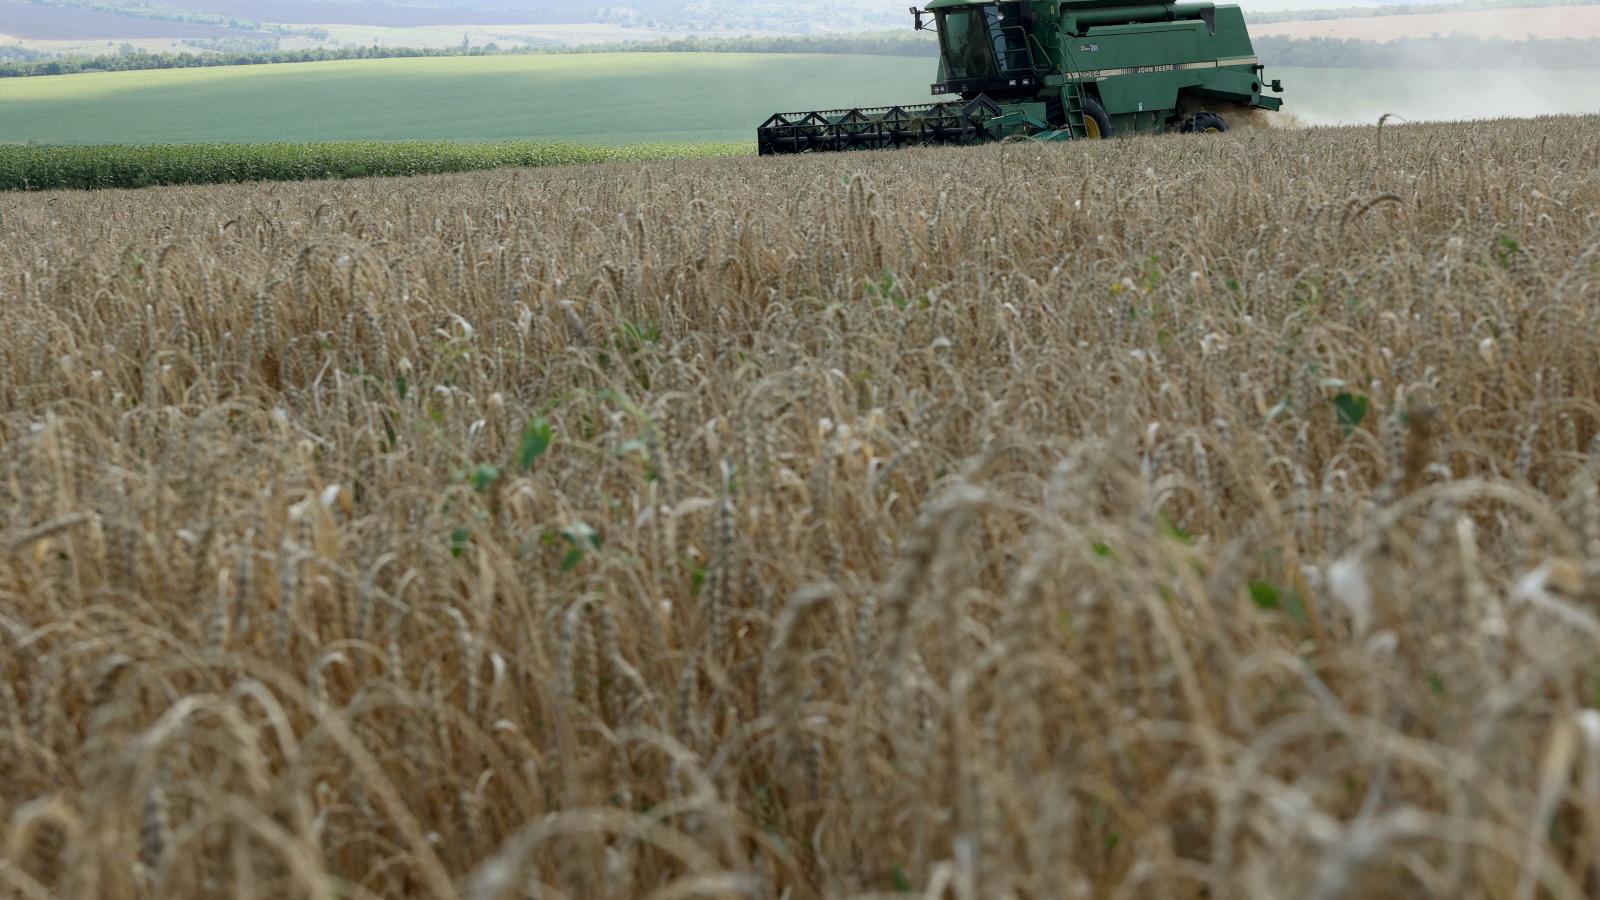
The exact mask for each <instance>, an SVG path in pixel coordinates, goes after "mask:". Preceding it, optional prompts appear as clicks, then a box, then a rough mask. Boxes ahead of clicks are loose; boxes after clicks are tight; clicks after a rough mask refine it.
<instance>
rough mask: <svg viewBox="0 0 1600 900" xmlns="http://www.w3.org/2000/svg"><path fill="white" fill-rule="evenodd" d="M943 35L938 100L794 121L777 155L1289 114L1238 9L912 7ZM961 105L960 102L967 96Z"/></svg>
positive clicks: (958, 3)
mask: <svg viewBox="0 0 1600 900" xmlns="http://www.w3.org/2000/svg"><path fill="white" fill-rule="evenodd" d="M911 14H912V16H913V19H914V22H915V26H916V28H917V29H918V30H919V31H925V30H933V31H936V32H937V33H938V41H939V70H938V76H937V77H938V81H936V82H935V83H934V84H933V94H934V96H935V97H939V98H952V99H943V100H940V101H938V102H934V103H927V104H916V105H906V106H891V107H880V108H873V109H841V110H829V111H822V112H807V113H780V114H778V115H775V116H772V117H771V118H769V119H768V120H767V121H766V123H765V124H763V125H762V126H761V127H760V129H758V131H757V142H758V144H759V147H760V152H761V154H762V155H763V156H768V155H773V154H784V153H813V152H827V151H837V150H877V149H892V148H898V147H907V146H918V145H928V144H979V143H986V142H990V141H1000V140H1005V139H1007V138H1011V137H1016V136H1023V137H1027V138H1031V139H1034V140H1041V141H1064V140H1073V139H1080V138H1090V139H1098V138H1109V137H1111V136H1112V135H1115V134H1131V133H1137V132H1157V131H1184V132H1218V131H1226V130H1227V128H1228V123H1227V117H1228V116H1230V115H1238V114H1241V113H1243V114H1248V113H1250V112H1251V111H1252V110H1266V111H1276V110H1278V109H1279V108H1280V107H1281V106H1282V105H1283V101H1282V100H1281V99H1279V98H1277V97H1270V96H1267V95H1266V93H1265V92H1268V91H1270V92H1271V93H1282V90H1283V85H1282V84H1281V83H1280V82H1277V81H1271V82H1268V81H1265V80H1264V77H1263V73H1264V69H1263V67H1262V65H1261V64H1260V61H1259V60H1257V58H1256V56H1255V50H1254V48H1253V47H1252V45H1251V43H1250V35H1249V32H1248V31H1247V30H1246V28H1245V22H1244V15H1243V13H1242V12H1241V11H1240V9H1239V7H1237V6H1216V5H1213V4H1212V3H1209V2H1164V3H1163V2H1157V3H1143V2H1137V0H1133V2H1130V0H1011V2H998V3H997V2H972V0H931V2H929V3H928V4H927V6H926V8H915V7H914V8H912V10H911ZM954 98H959V99H954Z"/></svg>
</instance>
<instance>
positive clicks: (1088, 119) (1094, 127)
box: [1083, 97, 1111, 140]
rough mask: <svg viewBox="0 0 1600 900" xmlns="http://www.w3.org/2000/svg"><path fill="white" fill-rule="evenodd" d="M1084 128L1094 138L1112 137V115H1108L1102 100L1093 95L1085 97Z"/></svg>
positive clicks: (1106, 138)
mask: <svg viewBox="0 0 1600 900" xmlns="http://www.w3.org/2000/svg"><path fill="white" fill-rule="evenodd" d="M1083 130H1084V132H1085V133H1086V134H1087V136H1088V137H1089V138H1090V139H1091V140H1093V139H1095V138H1099V139H1101V140H1109V139H1110V137H1111V117H1110V116H1108V115H1106V108H1105V107H1104V106H1101V105H1100V101H1098V100H1096V99H1094V98H1093V97H1085V98H1083Z"/></svg>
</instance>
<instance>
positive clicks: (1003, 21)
mask: <svg viewBox="0 0 1600 900" xmlns="http://www.w3.org/2000/svg"><path fill="white" fill-rule="evenodd" d="M939 40H940V42H941V43H942V44H943V45H944V46H943V48H942V49H943V50H944V58H945V63H946V65H947V66H948V67H949V70H950V78H951V79H952V80H964V79H968V78H995V77H998V76H1000V75H1001V74H1003V73H1010V72H1019V71H1026V70H1028V69H1030V68H1031V67H1032V66H1031V64H1030V62H1029V60H1028V43H1027V41H1028V38H1027V32H1026V31H1025V30H1024V29H1023V24H1022V6H1021V4H1018V3H1001V4H990V5H987V6H969V7H965V8H962V9H954V10H951V11H949V12H943V13H940V14H939Z"/></svg>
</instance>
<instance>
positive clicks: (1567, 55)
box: [0, 32, 1600, 78]
mask: <svg viewBox="0 0 1600 900" xmlns="http://www.w3.org/2000/svg"><path fill="white" fill-rule="evenodd" d="M221 46H223V45H220V44H219V47H221ZM1255 46H1256V54H1257V55H1258V56H1259V57H1260V58H1261V61H1262V62H1264V63H1266V64H1267V65H1272V66H1297V67H1304V68H1328V69H1410V68H1433V69H1446V68H1450V69H1459V68H1499V69H1507V68H1513V69H1515V68H1527V69H1567V68H1570V69H1593V68H1600V40H1597V39H1593V38H1585V39H1580V38H1559V39H1548V40H1524V41H1513V40H1506V39H1503V38H1478V37H1468V36H1465V35H1447V36H1444V37H1426V38H1401V39H1399V40H1395V41H1389V42H1387V43H1378V42H1376V41H1361V40H1351V39H1340V38H1287V37H1275V36H1263V37H1258V38H1256V39H1255ZM616 52H629V53H835V54H853V55H861V56H916V57H934V56H937V55H938V53H939V48H938V44H937V43H935V42H934V41H933V40H931V39H930V38H929V37H928V36H926V35H922V34H914V33H899V32H882V33H867V34H853V35H852V34H842V35H796V36H775V37H737V38H707V37H689V38H681V39H676V40H665V41H650V42H642V43H629V44H605V45H594V46H587V47H513V48H502V47H499V46H497V45H495V44H488V45H485V46H481V47H451V48H448V49H424V48H417V47H376V46H374V47H338V48H316V49H308V50H272V51H266V52H262V51H255V50H249V49H231V50H230V49H221V50H220V52H188V51H184V52H166V53H152V52H147V51H143V50H138V49H135V48H132V47H126V46H125V47H124V48H123V50H122V52H120V53H118V54H116V55H113V56H49V55H46V54H43V53H41V52H40V51H32V50H28V49H26V48H22V47H0V60H4V61H3V62H0V78H18V77H29V76H37V75H70V74H73V73H77V72H123V71H132V70H142V69H190V68H208V67H213V66H249V65H273V64H279V63H306V62H327V61H332V60H348V59H401V58H414V57H453V56H500V55H506V54H551V53H558V54H573V53H616Z"/></svg>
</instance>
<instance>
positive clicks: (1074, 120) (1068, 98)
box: [1061, 81, 1089, 139]
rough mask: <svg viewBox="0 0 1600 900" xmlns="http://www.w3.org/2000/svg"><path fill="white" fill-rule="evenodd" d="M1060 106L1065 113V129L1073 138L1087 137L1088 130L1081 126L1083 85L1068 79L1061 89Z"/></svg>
mask: <svg viewBox="0 0 1600 900" xmlns="http://www.w3.org/2000/svg"><path fill="white" fill-rule="evenodd" d="M1061 106H1062V108H1063V109H1064V110H1065V111H1066V113H1067V130H1068V131H1071V132H1072V136H1073V138H1074V139H1076V138H1083V137H1088V136H1089V132H1088V130H1087V129H1085V128H1084V127H1083V87H1082V86H1081V85H1079V84H1078V82H1076V81H1069V82H1067V83H1066V86H1064V87H1063V88H1062V89H1061Z"/></svg>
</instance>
